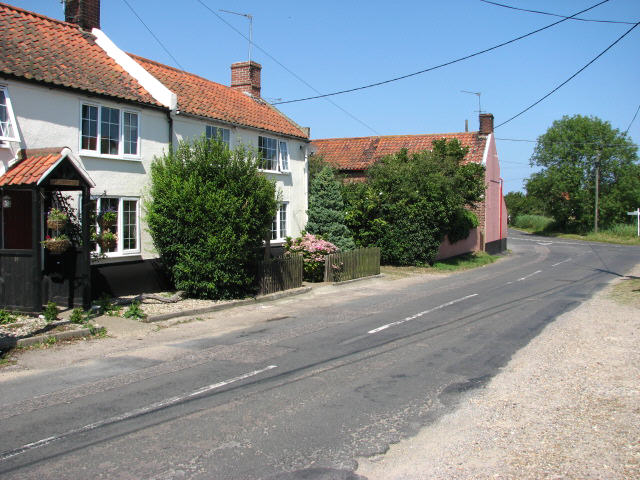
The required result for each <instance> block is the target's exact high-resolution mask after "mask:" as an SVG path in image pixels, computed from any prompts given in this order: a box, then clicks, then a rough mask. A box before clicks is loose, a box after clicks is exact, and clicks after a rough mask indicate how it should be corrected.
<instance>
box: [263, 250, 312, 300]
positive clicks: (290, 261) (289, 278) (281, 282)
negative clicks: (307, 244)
mask: <svg viewBox="0 0 640 480" xmlns="http://www.w3.org/2000/svg"><path fill="white" fill-rule="evenodd" d="M302 269H303V265H302V255H293V256H291V257H278V258H273V259H271V260H265V261H262V262H260V263H259V264H258V268H257V272H256V280H257V283H258V292H257V293H258V295H266V294H268V293H275V292H280V291H282V290H289V289H291V288H298V287H301V286H302Z"/></svg>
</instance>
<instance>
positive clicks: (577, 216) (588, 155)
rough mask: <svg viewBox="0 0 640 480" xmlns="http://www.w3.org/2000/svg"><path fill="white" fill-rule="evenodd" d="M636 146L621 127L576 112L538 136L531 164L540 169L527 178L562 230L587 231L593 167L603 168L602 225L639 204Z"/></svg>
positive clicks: (532, 191)
mask: <svg viewBox="0 0 640 480" xmlns="http://www.w3.org/2000/svg"><path fill="white" fill-rule="evenodd" d="M637 150H638V149H637V147H636V146H635V145H634V144H633V143H632V142H631V140H630V139H629V138H627V136H626V135H625V134H623V133H621V132H620V131H619V130H618V129H615V128H613V127H612V126H611V124H610V123H609V122H605V121H603V120H601V119H599V118H597V117H584V116H582V115H574V116H572V117H569V116H564V117H562V119H561V120H556V121H555V122H553V125H552V126H551V127H550V128H549V129H548V130H547V132H546V133H545V134H543V135H541V136H540V137H539V138H538V143H537V144H536V147H535V150H534V152H533V155H532V156H531V161H530V162H531V165H532V166H538V167H542V170H541V171H539V172H536V173H534V174H533V175H531V177H530V178H529V179H528V180H527V182H526V190H527V195H528V196H531V197H532V198H534V199H536V200H537V201H538V202H540V204H541V205H542V206H543V209H544V211H545V212H546V213H548V214H550V215H551V216H552V217H553V219H554V220H555V224H556V226H557V227H559V228H560V229H562V230H567V231H588V230H590V229H591V228H593V225H594V215H595V209H594V206H595V171H596V166H598V167H599V177H600V181H599V190H600V193H599V203H600V209H599V210H600V213H599V225H600V226H602V227H604V228H606V227H608V226H611V225H613V224H615V223H620V222H624V221H625V220H626V211H627V210H628V209H629V208H634V207H636V206H637V205H640V175H639V173H640V167H639V166H638V154H637Z"/></svg>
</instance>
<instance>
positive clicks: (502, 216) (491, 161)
mask: <svg viewBox="0 0 640 480" xmlns="http://www.w3.org/2000/svg"><path fill="white" fill-rule="evenodd" d="M485 168H486V171H485V184H486V187H487V189H486V192H485V239H484V241H485V243H489V242H494V241H496V240H500V239H501V238H505V237H506V236H507V207H506V205H505V203H504V198H503V196H504V192H503V191H502V182H501V179H500V163H499V161H498V151H497V149H496V141H495V137H494V135H493V134H491V135H490V136H489V138H488V139H487V154H486V164H485Z"/></svg>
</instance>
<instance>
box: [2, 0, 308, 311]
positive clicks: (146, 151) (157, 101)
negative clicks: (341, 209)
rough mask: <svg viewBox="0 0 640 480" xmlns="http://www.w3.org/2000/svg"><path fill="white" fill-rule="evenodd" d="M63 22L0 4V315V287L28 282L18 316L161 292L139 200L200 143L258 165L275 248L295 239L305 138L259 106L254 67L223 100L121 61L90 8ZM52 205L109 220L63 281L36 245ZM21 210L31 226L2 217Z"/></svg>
mask: <svg viewBox="0 0 640 480" xmlns="http://www.w3.org/2000/svg"><path fill="white" fill-rule="evenodd" d="M65 17H66V18H65V19H66V21H60V20H55V19H51V18H48V17H45V16H42V15H38V14H36V13H33V12H29V11H25V10H22V9H20V8H17V7H14V6H11V5H7V4H2V3H0V188H1V189H2V191H1V192H0V196H1V197H2V198H3V199H4V201H3V202H2V205H3V208H2V218H3V220H2V238H1V243H0V306H2V305H10V306H12V307H20V305H16V304H15V301H14V303H11V302H9V299H8V298H7V297H8V296H10V295H14V293H12V292H14V290H15V288H6V287H7V286H8V285H14V286H19V284H20V283H21V282H24V281H27V280H24V279H25V278H27V277H29V278H28V282H29V285H31V287H30V289H28V290H29V294H28V295H26V296H27V297H29V300H28V301H27V300H24V301H22V303H26V304H28V305H25V306H24V308H23V309H27V310H29V309H30V310H39V306H41V305H42V304H43V303H46V302H47V301H49V300H54V301H57V302H62V301H64V302H67V303H69V304H80V303H84V304H86V303H87V302H88V298H86V297H87V296H88V295H89V294H88V293H87V292H88V291H90V290H91V288H90V286H91V283H93V285H92V286H93V289H92V290H93V294H94V296H95V295H96V293H97V292H99V291H106V292H108V293H112V294H121V293H124V292H131V293H133V292H136V291H141V290H147V289H154V288H162V287H164V286H165V285H164V284H163V282H162V276H161V275H158V274H157V273H158V268H157V267H158V266H157V253H156V252H155V251H154V248H153V244H152V241H151V239H150V237H149V234H148V233H147V231H146V228H145V225H144V215H143V212H142V208H141V207H142V205H141V200H142V197H143V195H144V192H145V190H146V188H147V186H148V184H149V172H150V165H151V162H152V161H153V158H154V157H155V156H159V155H162V154H163V153H164V152H166V151H167V150H168V149H169V148H171V146H172V145H174V144H175V143H176V142H178V141H180V140H183V139H189V138H192V137H195V136H199V135H203V134H204V135H207V136H215V137H216V138H221V139H222V140H223V141H225V142H226V143H228V144H229V146H230V147H234V146H236V145H244V146H247V147H249V148H252V149H254V150H256V151H259V152H261V153H262V156H263V158H264V171H265V174H266V175H268V176H269V177H271V178H273V179H274V180H275V181H276V183H277V186H278V189H279V191H280V192H281V194H280V195H281V198H282V200H283V202H282V204H281V206H280V209H279V212H278V214H277V215H276V217H275V218H274V221H273V227H272V235H271V239H272V244H274V245H276V246H277V245H278V244H281V243H282V241H283V240H284V237H286V236H287V235H291V236H296V235H298V234H299V233H300V231H301V230H302V229H303V228H304V225H305V223H306V209H307V190H306V189H307V181H306V179H307V150H308V144H309V132H308V130H305V129H303V128H301V127H299V126H298V125H296V124H295V123H294V122H293V121H291V120H290V119H288V118H287V117H286V116H284V115H283V114H282V113H280V112H279V111H278V110H276V109H275V108H273V107H272V106H270V105H269V104H267V103H266V102H265V101H264V100H262V99H261V98H260V65H259V64H257V63H255V62H251V63H249V62H243V63H238V64H234V65H232V66H231V73H232V81H231V87H227V86H224V85H220V84H218V83H215V82H211V81H209V80H206V79H204V78H201V77H198V76H196V75H193V74H190V73H188V72H184V71H181V70H177V69H174V68H171V67H168V66H166V65H162V64H160V63H157V62H154V61H151V60H147V59H143V58H141V57H137V56H135V55H131V54H126V53H125V52H123V51H122V50H121V49H119V48H118V47H117V46H116V45H115V44H113V42H111V40H110V39H109V38H108V37H107V36H106V35H105V34H104V33H103V32H102V31H101V30H100V29H99V28H100V2H99V0H72V1H68V2H67V3H66V11H65ZM43 149H46V150H43ZM42 152H46V154H45V153H42ZM51 152H54V153H55V152H58V153H59V154H60V155H58V154H57V153H56V154H55V155H58V156H57V157H55V158H54V157H51ZM56 162H58V163H56ZM18 172H19V174H18ZM63 174H64V175H63ZM65 175H66V177H68V178H62V177H64V176H65ZM53 177H56V178H53ZM57 177H61V178H57ZM52 180H55V181H53V182H52ZM62 187H64V188H62ZM83 189H85V190H83ZM89 189H90V192H89ZM36 191H38V192H39V195H36V193H34V192H36ZM66 191H69V192H66ZM26 192H30V193H29V194H28V195H27V193H26ZM60 192H64V193H70V194H71V196H72V197H71V200H70V203H71V206H73V207H76V209H77V211H78V212H79V215H82V214H86V216H87V218H89V217H90V216H91V215H90V214H96V215H97V214H99V213H100V212H101V211H104V210H105V209H111V210H114V211H116V212H117V220H116V224H115V225H114V226H113V227H111V228H112V229H113V230H115V231H116V233H117V237H118V240H117V243H116V244H115V245H113V246H111V247H105V248H104V249H102V248H101V247H100V246H95V247H94V246H93V245H92V246H91V247H88V246H87V248H84V249H76V251H72V252H68V253H67V254H68V255H76V256H77V257H78V260H77V262H72V263H76V264H77V266H78V268H74V269H73V272H71V273H70V272H68V271H67V272H63V271H62V267H61V266H60V265H61V264H62V263H63V262H61V257H55V258H56V260H55V261H53V260H52V258H53V257H51V256H50V255H49V254H48V253H47V252H46V251H45V250H43V249H42V247H41V244H40V242H41V241H42V240H44V239H45V237H46V235H47V234H48V233H50V232H49V231H48V230H47V226H46V224H45V221H44V220H45V213H46V211H48V209H49V208H50V207H51V206H55V205H57V204H58V203H59V201H60V198H61V197H62V196H63V195H62V194H61V193H60ZM83 193H84V194H83ZM27 197H29V198H31V200H30V203H29V205H26V206H25V205H23V206H22V207H21V208H23V210H25V209H26V210H28V211H30V212H32V214H30V215H29V217H30V218H28V219H27V218H26V217H25V216H24V215H12V214H11V212H10V211H9V209H10V208H14V210H13V212H14V213H15V212H17V211H18V210H17V209H15V208H16V205H17V203H16V201H17V200H19V199H25V198H27ZM12 199H13V200H16V201H12ZM83 206H84V208H81V207H83ZM96 228H97V226H96ZM10 237H11V238H10ZM15 239H20V241H19V242H18V243H19V245H18V244H17V243H16V240H15ZM78 243H81V242H78ZM88 243H89V242H85V245H87V244H88ZM93 248H95V249H96V252H98V253H102V254H103V255H101V256H102V257H103V258H102V259H98V260H91V281H90V280H89V276H88V270H89V269H88V268H86V269H85V268H83V267H82V264H83V262H85V260H86V263H88V262H89V255H90V254H91V253H92V252H90V251H89V250H90V249H93ZM72 250H73V249H72ZM25 252H28V254H27V253H25ZM25 255H26V257H25ZM27 257H28V258H29V261H28V262H27V263H24V262H23V263H24V264H23V263H20V262H22V260H24V258H27ZM16 262H17V263H16ZM18 263H20V265H21V267H20V269H21V270H20V271H22V272H23V273H22V274H21V275H20V276H19V277H18V276H16V275H15V272H16V271H17V270H16V269H17V267H16V265H17V264H18ZM67 263H69V262H67ZM56 265H57V266H56ZM18 270H19V269H18ZM24 272H29V274H28V275H27V273H24ZM23 277H24V278H23ZM70 285H71V286H72V287H71V290H73V292H74V293H72V294H69V293H68V291H67V290H68V289H67V287H69V286H70Z"/></svg>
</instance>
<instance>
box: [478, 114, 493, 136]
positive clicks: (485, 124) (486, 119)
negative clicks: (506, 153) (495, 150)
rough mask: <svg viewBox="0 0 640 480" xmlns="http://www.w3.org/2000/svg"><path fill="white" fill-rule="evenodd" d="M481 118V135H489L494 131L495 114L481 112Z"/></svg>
mask: <svg viewBox="0 0 640 480" xmlns="http://www.w3.org/2000/svg"><path fill="white" fill-rule="evenodd" d="M479 119H480V135H489V134H491V133H493V114H492V113H481V114H480V115H479Z"/></svg>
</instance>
